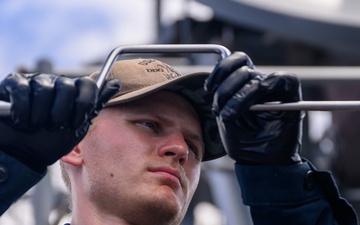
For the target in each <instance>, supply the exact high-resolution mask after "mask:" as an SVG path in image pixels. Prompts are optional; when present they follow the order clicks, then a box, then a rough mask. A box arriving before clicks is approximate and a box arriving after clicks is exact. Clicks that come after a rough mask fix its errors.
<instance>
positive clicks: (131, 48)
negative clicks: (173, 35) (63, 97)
mask: <svg viewBox="0 0 360 225" xmlns="http://www.w3.org/2000/svg"><path fill="white" fill-rule="evenodd" d="M127 53H216V54H219V55H220V57H221V59H224V58H226V57H228V56H229V55H230V54H231V52H230V50H229V49H227V48H226V47H224V46H222V45H215V44H154V45H128V46H120V47H117V48H115V49H113V50H112V51H111V52H110V54H109V56H108V57H107V59H106V61H105V63H104V65H103V67H102V68H101V70H100V74H99V76H98V78H97V80H96V85H97V86H98V87H99V89H101V88H102V86H103V84H104V83H105V80H106V78H107V77H108V75H109V73H110V71H111V68H112V66H113V64H114V62H115V60H116V59H117V58H118V57H119V56H120V55H122V54H127ZM10 108H11V103H9V102H4V101H0V116H7V115H10Z"/></svg>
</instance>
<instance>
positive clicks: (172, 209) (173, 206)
mask: <svg viewBox="0 0 360 225" xmlns="http://www.w3.org/2000/svg"><path fill="white" fill-rule="evenodd" d="M171 191H172V190H171ZM148 197H149V198H148V200H147V201H146V202H144V204H143V210H142V212H143V213H145V214H148V215H147V218H151V220H152V221H151V222H150V221H147V222H149V224H157V225H162V224H164V225H165V224H166V225H178V224H180V223H181V221H182V219H183V218H184V216H185V213H186V210H187V205H188V204H185V205H184V204H180V202H179V199H178V197H177V196H176V194H175V193H174V192H173V191H172V193H171V192H169V190H168V189H166V188H165V189H164V190H161V191H158V192H156V194H154V193H153V195H151V196H148Z"/></svg>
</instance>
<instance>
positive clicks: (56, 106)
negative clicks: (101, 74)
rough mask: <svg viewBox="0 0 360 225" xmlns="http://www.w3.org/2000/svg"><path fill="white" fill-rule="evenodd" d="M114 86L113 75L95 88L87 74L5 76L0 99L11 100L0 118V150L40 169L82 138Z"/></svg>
mask: <svg viewBox="0 0 360 225" xmlns="http://www.w3.org/2000/svg"><path fill="white" fill-rule="evenodd" d="M119 88H120V83H119V81H118V80H108V81H107V82H106V83H105V85H104V87H103V88H102V90H101V91H100V93H99V91H98V88H97V86H96V83H95V80H93V79H91V78H89V77H79V78H67V77H64V76H55V75H49V74H10V75H8V76H7V77H6V78H5V79H4V80H3V81H2V82H1V84H0V100H2V101H8V102H9V101H10V102H11V110H10V116H2V117H0V130H1V134H0V151H3V152H5V153H6V154H8V155H10V156H12V157H14V158H15V159H17V160H18V161H20V162H22V163H23V164H25V165H27V166H28V167H30V168H31V169H33V170H35V171H37V172H43V171H45V169H46V167H47V166H48V165H51V164H53V163H54V162H56V161H57V160H58V159H59V158H61V157H62V156H63V155H65V154H67V153H69V152H70V151H71V150H72V149H73V148H74V147H75V146H76V145H77V144H78V143H79V142H80V141H81V140H82V139H83V138H84V136H85V135H86V133H87V131H88V129H89V126H90V124H91V120H92V119H93V118H94V117H95V116H97V114H98V113H99V111H100V110H101V109H102V108H103V106H104V104H105V103H106V102H107V101H108V100H109V99H110V98H111V97H112V96H113V95H114V94H115V93H116V92H117V91H118V90H119Z"/></svg>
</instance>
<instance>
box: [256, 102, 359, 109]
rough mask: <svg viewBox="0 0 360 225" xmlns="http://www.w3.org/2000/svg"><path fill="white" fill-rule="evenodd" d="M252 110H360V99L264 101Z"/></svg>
mask: <svg viewBox="0 0 360 225" xmlns="http://www.w3.org/2000/svg"><path fill="white" fill-rule="evenodd" d="M250 110H254V111H265V110H272V111H276V110H280V111H283V110H286V111H288V110H306V111H333V110H360V101H299V102H291V103H271V102H268V103H264V104H257V105H253V106H251V107H250Z"/></svg>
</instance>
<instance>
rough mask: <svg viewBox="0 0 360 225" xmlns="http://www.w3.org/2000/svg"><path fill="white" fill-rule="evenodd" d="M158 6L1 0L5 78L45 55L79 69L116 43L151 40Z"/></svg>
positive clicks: (137, 0) (108, 0)
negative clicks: (155, 9) (155, 10)
mask: <svg viewBox="0 0 360 225" xmlns="http://www.w3.org/2000/svg"><path fill="white" fill-rule="evenodd" d="M129 2H131V3H129ZM153 9H154V1H152V0H131V1H128V0H76V1H68V0H54V1H47V0H34V1H26V0H13V1H7V0H3V1H0V29H1V35H0V49H1V50H0V77H3V76H5V75H7V74H8V73H10V72H15V70H16V69H17V68H18V67H19V66H24V67H26V68H29V69H32V68H33V67H34V66H35V62H36V60H38V59H42V58H48V59H50V60H51V61H52V62H53V63H54V67H55V68H77V67H79V66H80V65H82V64H83V63H87V62H89V61H91V60H95V59H98V58H99V57H101V56H106V55H107V54H108V53H109V52H110V51H111V50H112V49H113V48H115V47H117V46H120V45H125V44H147V43H151V42H153V41H154V38H155V33H154V30H155V21H154V19H153V18H154V17H153V16H154V10H153Z"/></svg>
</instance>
